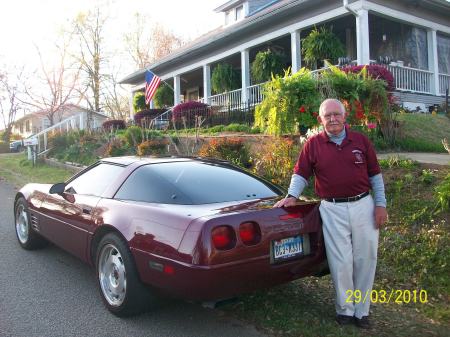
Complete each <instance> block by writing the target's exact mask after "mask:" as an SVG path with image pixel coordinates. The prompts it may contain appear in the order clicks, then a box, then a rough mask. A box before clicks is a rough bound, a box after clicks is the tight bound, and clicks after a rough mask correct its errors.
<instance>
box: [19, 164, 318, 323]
mask: <svg viewBox="0 0 450 337" xmlns="http://www.w3.org/2000/svg"><path fill="white" fill-rule="evenodd" d="M283 195H284V192H283V191H282V190H281V189H280V188H279V187H277V186H275V185H273V184H271V183H269V182H267V181H265V180H263V179H261V178H259V177H257V176H254V175H252V174H250V173H248V172H246V171H244V170H242V169H240V168H238V167H236V166H233V165H231V164H229V163H227V162H223V161H217V160H209V159H204V158H203V159H202V158H138V157H119V158H107V159H103V160H101V161H99V162H97V163H96V164H94V165H92V166H90V167H88V168H87V169H85V170H83V171H82V172H80V173H79V174H77V175H75V176H74V177H72V178H71V179H69V180H68V181H67V182H65V183H58V184H55V185H47V184H28V185H26V186H24V187H23V188H22V189H21V190H20V191H19V192H18V193H17V195H16V198H15V206H14V214H15V226H16V234H17V238H18V240H19V243H20V245H21V246H22V247H23V248H25V249H35V248H38V247H42V246H44V245H45V244H46V243H47V242H48V241H50V242H52V243H54V244H56V245H58V246H60V247H61V248H63V249H65V250H67V251H68V252H70V253H72V254H74V255H76V256H78V257H79V258H80V259H82V260H83V261H86V262H87V263H89V264H90V265H93V266H95V269H96V271H97V278H98V284H99V289H100V294H101V295H102V299H103V301H104V303H105V305H106V307H107V308H108V309H109V310H110V311H111V312H113V313H114V314H116V315H118V316H127V315H132V314H135V313H138V312H140V311H142V310H144V308H145V307H146V306H147V305H148V303H151V302H152V300H154V299H155V297H154V294H155V293H160V292H161V291H163V292H165V293H169V294H171V295H176V296H178V297H182V298H186V299H193V300H204V301H206V300H209V301H212V300H219V299H226V298H230V297H233V296H236V295H238V294H241V293H244V292H249V291H252V290H255V289H260V288H263V287H268V286H273V285H276V284H280V283H284V282H289V281H291V280H294V279H297V278H299V277H304V276H307V275H315V274H319V273H321V272H322V271H323V270H324V269H326V259H325V251H324V244H323V238H322V229H321V221H320V216H319V212H318V208H317V206H318V205H317V203H300V204H299V205H298V206H295V207H291V208H286V209H284V208H272V205H273V204H274V203H275V201H276V200H277V199H279V198H280V197H282V196H283Z"/></svg>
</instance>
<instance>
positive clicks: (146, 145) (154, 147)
mask: <svg viewBox="0 0 450 337" xmlns="http://www.w3.org/2000/svg"><path fill="white" fill-rule="evenodd" d="M168 144H169V141H168V140H167V139H164V138H158V139H151V140H146V141H145V142H142V143H141V144H139V145H138V147H137V154H138V155H139V156H147V155H154V156H160V155H164V154H167V145H168Z"/></svg>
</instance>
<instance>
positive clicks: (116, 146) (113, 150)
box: [105, 138, 130, 157]
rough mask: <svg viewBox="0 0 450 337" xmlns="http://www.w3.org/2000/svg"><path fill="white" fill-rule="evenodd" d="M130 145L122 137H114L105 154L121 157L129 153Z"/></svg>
mask: <svg viewBox="0 0 450 337" xmlns="http://www.w3.org/2000/svg"><path fill="white" fill-rule="evenodd" d="M129 151H130V147H129V146H128V144H127V143H126V141H125V140H124V139H122V138H113V139H112V140H111V141H110V142H109V143H108V147H107V149H106V152H105V155H106V156H108V157H119V156H124V155H126V154H128V153H129Z"/></svg>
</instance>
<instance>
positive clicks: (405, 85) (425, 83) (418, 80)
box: [386, 65, 433, 94]
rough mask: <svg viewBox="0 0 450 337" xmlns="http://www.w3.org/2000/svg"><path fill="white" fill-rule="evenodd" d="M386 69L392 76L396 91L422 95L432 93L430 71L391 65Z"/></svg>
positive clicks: (431, 74) (431, 75)
mask: <svg viewBox="0 0 450 337" xmlns="http://www.w3.org/2000/svg"><path fill="white" fill-rule="evenodd" d="M386 68H387V69H389V71H390V72H391V73H392V75H394V81H395V88H396V89H397V90H400V91H412V92H417V93H422V94H431V93H432V92H431V83H432V81H433V73H432V72H431V71H427V70H421V69H415V68H409V67H400V66H391V65H386Z"/></svg>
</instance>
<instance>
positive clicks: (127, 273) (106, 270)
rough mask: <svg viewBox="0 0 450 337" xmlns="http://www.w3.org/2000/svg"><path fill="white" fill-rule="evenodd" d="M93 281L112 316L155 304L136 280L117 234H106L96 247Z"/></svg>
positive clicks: (136, 310)
mask: <svg viewBox="0 0 450 337" xmlns="http://www.w3.org/2000/svg"><path fill="white" fill-rule="evenodd" d="M96 262H97V263H96V266H97V279H98V285H99V288H100V294H101V296H102V299H103V302H104V304H105V305H106V307H107V308H108V310H109V311H111V312H112V313H113V314H114V315H116V316H120V317H125V316H132V315H136V314H139V313H141V312H143V311H145V309H147V308H148V307H149V304H152V303H153V302H154V301H155V298H153V296H151V294H150V292H149V289H147V288H146V287H145V286H144V285H143V284H142V283H141V281H140V280H139V276H138V273H137V270H136V266H135V264H134V260H133V257H132V255H131V252H130V250H129V249H128V246H127V244H126V243H125V242H124V240H122V239H121V238H120V237H119V236H118V235H117V234H114V233H109V234H107V235H105V236H104V237H103V238H102V240H101V241H100V243H99V245H98V248H97V258H96Z"/></svg>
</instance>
